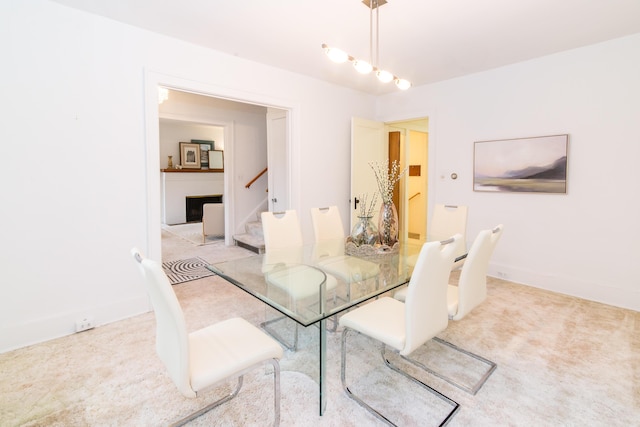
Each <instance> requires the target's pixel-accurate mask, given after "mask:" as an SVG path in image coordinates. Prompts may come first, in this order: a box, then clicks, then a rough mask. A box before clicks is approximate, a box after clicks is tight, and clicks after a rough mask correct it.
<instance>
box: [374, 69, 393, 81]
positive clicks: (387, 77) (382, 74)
mask: <svg viewBox="0 0 640 427" xmlns="http://www.w3.org/2000/svg"><path fill="white" fill-rule="evenodd" d="M376 77H378V80H380V81H381V82H382V83H389V82H390V81H391V80H393V74H391V73H390V72H388V71H385V70H378V71H376Z"/></svg>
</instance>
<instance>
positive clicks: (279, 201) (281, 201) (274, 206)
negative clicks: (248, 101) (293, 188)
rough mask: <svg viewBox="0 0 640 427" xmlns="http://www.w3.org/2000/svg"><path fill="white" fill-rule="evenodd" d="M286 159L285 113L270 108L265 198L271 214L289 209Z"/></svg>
mask: <svg viewBox="0 0 640 427" xmlns="http://www.w3.org/2000/svg"><path fill="white" fill-rule="evenodd" d="M287 158H288V154H287V112H286V111H285V110H278V109H273V108H270V109H269V110H268V111H267V164H268V165H269V170H268V172H267V174H268V175H267V183H268V184H267V185H268V187H269V188H268V190H267V191H268V194H267V198H268V203H269V210H270V211H271V212H281V211H284V210H285V209H287V208H288V207H289V176H288V173H287V171H288V169H287V164H288V162H287Z"/></svg>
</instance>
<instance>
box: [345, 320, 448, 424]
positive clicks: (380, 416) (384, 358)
mask: <svg viewBox="0 0 640 427" xmlns="http://www.w3.org/2000/svg"><path fill="white" fill-rule="evenodd" d="M349 332H354V333H357V334H360V332H358V331H354V330H353V329H350V328H344V329H343V331H342V352H341V355H340V357H341V363H340V366H341V367H340V381H341V382H342V388H343V389H344V391H345V392H346V393H347V395H348V396H349V397H350V398H351V399H353V400H355V401H356V402H357V403H358V404H359V405H360V406H362V407H363V408H365V409H367V410H368V411H369V412H371V413H372V414H373V415H375V417H376V418H378V419H379V420H380V421H382V422H385V423H387V424H388V425H390V426H395V425H396V424H395V423H394V422H392V421H391V420H389V419H388V418H387V417H385V416H384V415H383V414H381V413H380V412H378V411H377V410H376V409H375V408H373V407H372V406H370V405H369V404H368V403H367V402H365V401H364V400H362V399H360V398H359V397H358V396H356V395H355V394H353V392H352V391H351V390H350V389H349V386H348V385H347V383H346V376H347V374H346V371H347V351H346V347H347V334H348V333H349ZM360 335H362V334H360ZM386 349H387V346H386V345H385V344H384V343H382V344H381V345H380V356H381V357H382V361H383V362H384V364H385V365H386V366H387V367H388V368H390V369H391V370H393V371H395V372H397V373H399V374H401V375H402V376H404V377H405V378H407V379H409V380H411V381H412V382H413V383H415V384H417V385H419V386H420V387H422V388H424V389H426V390H427V391H429V392H431V393H432V394H434V395H435V396H437V397H438V398H440V399H442V400H443V401H445V402H447V403H448V404H449V405H451V406H453V409H452V410H451V411H450V412H449V413H448V414H447V416H446V417H445V418H444V420H442V422H441V423H440V424H439V426H445V425H447V424H448V423H449V421H451V419H452V418H453V416H454V415H455V414H456V413H457V412H458V411H459V410H460V404H459V403H458V402H456V401H455V400H453V399H451V398H450V397H448V396H446V395H444V394H442V393H440V392H439V391H438V390H436V389H435V388H433V387H431V386H429V385H427V384H426V383H424V382H422V381H420V380H419V379H417V378H416V377H414V376H413V375H410V374H408V373H407V372H405V371H403V370H402V369H400V368H398V367H397V366H396V365H394V364H393V363H391V362H390V361H389V359H388V358H387V356H386ZM394 352H395V351H394ZM395 353H397V352H395ZM400 357H402V359H404V360H406V361H408V362H410V363H412V364H414V365H416V366H418V367H420V368H424V367H423V366H422V364H420V363H419V362H417V361H415V360H413V359H411V358H408V357H406V356H400ZM427 371H429V370H428V369H427Z"/></svg>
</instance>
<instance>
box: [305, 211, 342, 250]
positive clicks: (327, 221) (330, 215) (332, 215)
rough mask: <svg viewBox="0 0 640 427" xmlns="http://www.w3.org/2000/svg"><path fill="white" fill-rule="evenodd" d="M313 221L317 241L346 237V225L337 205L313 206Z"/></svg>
mask: <svg viewBox="0 0 640 427" xmlns="http://www.w3.org/2000/svg"><path fill="white" fill-rule="evenodd" d="M311 222H312V223H313V234H314V237H315V240H316V242H320V241H322V240H330V239H344V238H345V234H344V227H343V225H342V219H341V218H340V211H339V210H338V207H337V206H329V207H328V208H311Z"/></svg>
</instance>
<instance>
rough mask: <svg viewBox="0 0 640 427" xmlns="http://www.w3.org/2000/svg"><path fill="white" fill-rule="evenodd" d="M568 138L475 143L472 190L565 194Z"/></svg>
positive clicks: (566, 136)
mask: <svg viewBox="0 0 640 427" xmlns="http://www.w3.org/2000/svg"><path fill="white" fill-rule="evenodd" d="M568 148H569V135H568V134H561V135H550V136H536V137H530V138H515V139H500V140H490V141H476V142H474V149H473V191H484V192H502V193H557V194H566V193H567V154H568Z"/></svg>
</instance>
